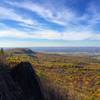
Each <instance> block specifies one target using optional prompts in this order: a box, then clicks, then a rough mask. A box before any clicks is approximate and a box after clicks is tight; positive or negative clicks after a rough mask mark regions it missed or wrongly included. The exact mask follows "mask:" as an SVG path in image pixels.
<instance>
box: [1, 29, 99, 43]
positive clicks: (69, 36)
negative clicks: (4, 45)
mask: <svg viewBox="0 0 100 100" xmlns="http://www.w3.org/2000/svg"><path fill="white" fill-rule="evenodd" d="M0 37H13V38H17V39H34V38H35V39H48V40H65V41H66V40H67V41H77V40H87V39H89V40H100V35H99V34H93V33H92V32H88V31H84V32H83V31H78V32H67V31H66V32H62V33H60V32H57V31H52V30H42V31H35V32H33V33H27V32H23V31H18V30H16V29H4V30H0Z"/></svg>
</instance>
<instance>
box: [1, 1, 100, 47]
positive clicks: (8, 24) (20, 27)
mask: <svg viewBox="0 0 100 100" xmlns="http://www.w3.org/2000/svg"><path fill="white" fill-rule="evenodd" d="M49 46H52V47H53V46H54V47H56V46H57V47H58V46H59V47H60V46H62V47H64V46H66V47H67V46H68V47H72V46H100V0H1V1H0V47H49Z"/></svg>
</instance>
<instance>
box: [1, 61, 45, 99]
mask: <svg viewBox="0 0 100 100" xmlns="http://www.w3.org/2000/svg"><path fill="white" fill-rule="evenodd" d="M0 100H44V97H43V94H42V91H41V86H40V84H39V81H38V77H37V76H36V74H35V72H34V70H33V68H32V66H31V64H29V63H27V62H25V63H20V64H18V65H17V66H16V67H14V68H13V69H11V70H8V69H5V65H0Z"/></svg>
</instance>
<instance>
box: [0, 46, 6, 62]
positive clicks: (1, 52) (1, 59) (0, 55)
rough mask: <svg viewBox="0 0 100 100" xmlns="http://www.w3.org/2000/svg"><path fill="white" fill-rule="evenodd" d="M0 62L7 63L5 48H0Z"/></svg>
mask: <svg viewBox="0 0 100 100" xmlns="http://www.w3.org/2000/svg"><path fill="white" fill-rule="evenodd" d="M0 63H5V54H4V50H3V48H1V50H0Z"/></svg>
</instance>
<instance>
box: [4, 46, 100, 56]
mask: <svg viewBox="0 0 100 100" xmlns="http://www.w3.org/2000/svg"><path fill="white" fill-rule="evenodd" d="M5 50H6V51H7V52H9V53H13V54H27V55H33V54H36V53H37V52H42V53H57V54H100V47H29V48H6V49H5Z"/></svg>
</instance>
